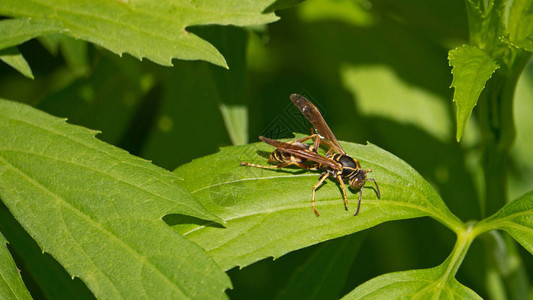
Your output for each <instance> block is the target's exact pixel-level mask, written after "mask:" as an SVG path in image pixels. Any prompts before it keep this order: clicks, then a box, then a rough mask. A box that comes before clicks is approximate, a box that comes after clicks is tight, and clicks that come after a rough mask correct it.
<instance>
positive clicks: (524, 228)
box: [475, 191, 533, 254]
mask: <svg viewBox="0 0 533 300" xmlns="http://www.w3.org/2000/svg"><path fill="white" fill-rule="evenodd" d="M496 229H502V230H505V231H507V232H508V233H509V234H510V235H511V236H512V237H513V238H514V239H515V240H517V241H518V242H519V243H520V244H521V245H522V246H524V248H526V250H527V251H529V252H530V253H532V254H533V191H530V192H529V193H526V194H524V195H522V196H521V197H519V198H518V199H516V200H514V201H511V202H510V203H508V204H506V205H505V206H504V207H503V208H502V209H500V210H499V211H498V212H497V213H496V214H494V215H493V216H491V217H489V218H487V219H484V220H482V221H481V222H479V223H478V224H477V225H476V227H475V230H476V231H477V233H478V234H479V233H483V232H486V231H490V230H496Z"/></svg>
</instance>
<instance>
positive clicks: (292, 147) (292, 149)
mask: <svg viewBox="0 0 533 300" xmlns="http://www.w3.org/2000/svg"><path fill="white" fill-rule="evenodd" d="M259 139H260V140H262V141H263V142H265V143H267V144H269V145H271V146H274V147H276V148H278V149H279V150H281V151H283V152H286V153H289V154H292V155H295V156H297V157H301V158H305V159H307V160H310V161H313V162H316V163H319V164H321V165H324V166H328V167H331V168H333V169H336V168H338V167H339V164H338V163H337V162H336V161H334V160H332V159H329V158H327V157H325V156H322V155H320V154H318V153H316V152H314V151H310V150H309V149H307V148H306V147H303V146H302V145H299V144H291V143H286V142H282V141H277V140H272V139H269V138H266V137H264V136H260V137H259Z"/></svg>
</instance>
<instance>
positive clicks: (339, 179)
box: [337, 175, 348, 209]
mask: <svg viewBox="0 0 533 300" xmlns="http://www.w3.org/2000/svg"><path fill="white" fill-rule="evenodd" d="M337 181H338V182H339V183H340V185H341V188H342V196H344V205H345V207H346V209H348V197H346V187H345V186H344V181H342V177H341V176H340V175H338V176H337Z"/></svg>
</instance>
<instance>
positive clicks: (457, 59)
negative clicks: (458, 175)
mask: <svg viewBox="0 0 533 300" xmlns="http://www.w3.org/2000/svg"><path fill="white" fill-rule="evenodd" d="M448 60H449V62H450V66H452V67H453V69H452V74H453V81H452V85H451V86H452V87H453V88H455V91H454V94H453V101H454V102H455V104H456V105H457V141H459V140H460V139H461V137H462V136H463V132H464V129H465V127H466V123H467V121H468V119H469V118H470V115H471V114H472V110H473V109H474V106H476V104H477V101H478V98H479V95H480V94H481V91H482V90H483V88H485V83H486V82H487V80H489V79H490V77H491V76H492V73H494V71H496V69H498V67H499V66H498V65H497V64H496V62H495V61H494V60H493V59H492V58H491V57H490V56H489V55H487V54H486V53H485V52H483V51H482V50H480V49H478V48H476V47H472V46H468V45H463V46H462V47H459V48H455V49H453V50H451V51H450V52H449V54H448Z"/></svg>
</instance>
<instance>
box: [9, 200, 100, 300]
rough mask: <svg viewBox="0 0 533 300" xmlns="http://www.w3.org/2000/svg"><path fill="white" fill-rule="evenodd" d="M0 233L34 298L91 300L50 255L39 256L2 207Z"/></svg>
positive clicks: (22, 230) (83, 288)
mask: <svg viewBox="0 0 533 300" xmlns="http://www.w3.org/2000/svg"><path fill="white" fill-rule="evenodd" d="M0 231H2V233H3V234H4V235H5V236H6V238H7V239H8V240H9V246H10V247H9V248H10V250H11V252H12V253H13V256H15V257H17V265H18V267H19V268H20V270H21V271H20V272H21V274H22V275H24V279H25V280H26V284H27V285H28V289H29V290H30V291H32V294H33V295H34V296H35V297H36V298H40V297H38V295H42V298H43V299H80V300H83V299H88V300H89V299H90V300H93V299H94V295H93V294H92V293H91V292H90V291H89V289H88V288H87V286H85V285H84V284H83V282H82V281H81V280H80V279H79V278H74V279H73V278H72V277H71V276H70V275H69V274H68V273H67V271H65V269H64V268H63V267H62V266H61V265H60V264H59V263H58V262H57V261H56V260H55V259H54V258H53V257H52V256H50V254H48V253H43V252H42V250H41V249H40V248H39V245H37V243H36V242H35V241H34V240H33V239H32V238H31V237H30V236H29V235H28V233H27V232H26V231H24V229H23V228H22V227H21V225H20V224H19V223H17V221H16V220H15V219H14V218H13V216H12V215H11V214H10V213H9V211H8V210H7V208H6V207H5V206H4V205H0Z"/></svg>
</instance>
